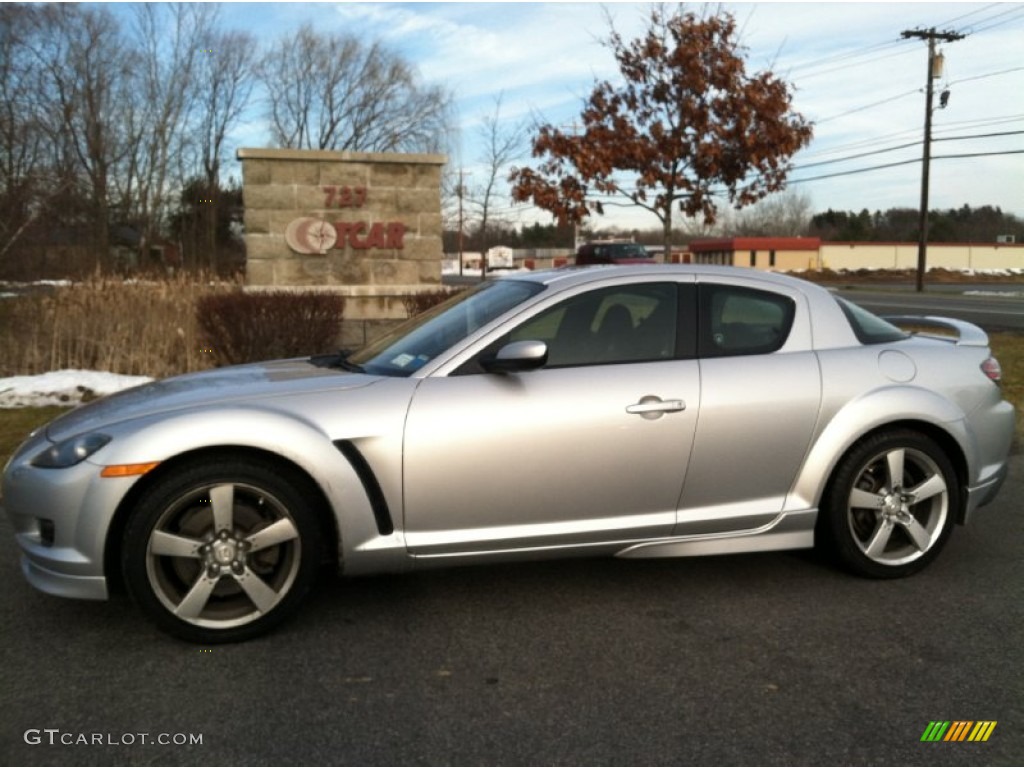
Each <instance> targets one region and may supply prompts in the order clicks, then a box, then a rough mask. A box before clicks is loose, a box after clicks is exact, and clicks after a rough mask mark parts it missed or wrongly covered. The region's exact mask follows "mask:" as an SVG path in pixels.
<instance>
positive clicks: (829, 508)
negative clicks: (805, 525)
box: [818, 430, 960, 578]
mask: <svg viewBox="0 0 1024 768" xmlns="http://www.w3.org/2000/svg"><path fill="white" fill-rule="evenodd" d="M959 499H960V488H959V483H958V481H957V477H956V472H955V471H954V470H953V467H952V465H951V464H950V461H949V459H948V458H947V457H946V455H945V453H944V452H943V451H942V449H941V448H940V447H939V446H938V445H936V444H935V442H933V441H932V440H930V439H928V438H927V437H925V436H924V435H921V434H918V433H916V432H911V431H906V430H898V431H891V432H885V433H881V434H878V435H873V436H871V437H869V438H867V439H865V440H863V441H861V442H860V443H858V444H857V445H855V446H854V447H853V448H852V449H851V451H850V452H849V453H848V454H847V455H846V456H845V457H844V458H843V460H842V461H841V462H840V464H839V467H838V468H837V469H836V472H835V474H834V475H833V478H832V482H831V483H830V484H829V488H828V490H827V491H826V494H825V498H824V500H823V501H824V503H823V508H822V511H821V516H820V518H819V521H818V535H819V539H820V540H822V543H824V544H826V545H827V546H828V547H829V549H830V550H832V551H833V552H834V553H835V554H836V555H837V556H838V558H839V560H840V561H841V562H842V563H843V564H844V565H845V566H846V567H848V568H849V569H851V570H853V571H854V572H855V573H858V574H860V575H863V576H869V577H873V578H898V577H901V576H908V575H910V574H912V573H915V572H917V571H919V570H921V569H922V568H924V567H925V566H926V565H928V563H930V562H931V561H932V560H934V559H935V557H936V556H937V555H938V554H939V551H940V550H941V549H942V547H943V545H944V544H945V543H946V540H947V539H948V538H949V536H950V533H951V532H952V528H953V522H954V520H955V518H956V517H957V512H958V505H959V503H960V501H959Z"/></svg>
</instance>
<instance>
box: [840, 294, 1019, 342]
mask: <svg viewBox="0 0 1024 768" xmlns="http://www.w3.org/2000/svg"><path fill="white" fill-rule="evenodd" d="M972 290H978V291H984V292H985V293H984V295H977V296H976V295H956V294H952V293H948V292H940V293H932V292H926V293H923V294H918V293H912V292H893V291H875V290H862V289H858V290H847V289H843V290H840V291H838V293H839V294H840V295H841V296H845V297H846V298H847V299H849V300H850V301H853V302H855V303H857V304H859V305H861V306H862V307H864V308H865V309H868V310H870V311H872V312H874V313H875V314H880V315H896V314H914V315H942V316H945V317H955V318H959V319H961V320H967V321H969V322H972V323H974V324H976V325H979V326H981V327H982V328H984V329H985V330H987V331H1003V330H1010V331H1024V298H1022V296H1021V295H1016V296H1014V295H1001V294H1002V293H1006V292H1013V291H1014V290H1019V289H1016V288H1015V287H1014V286H999V285H993V286H975V287H974V288H973V289H972Z"/></svg>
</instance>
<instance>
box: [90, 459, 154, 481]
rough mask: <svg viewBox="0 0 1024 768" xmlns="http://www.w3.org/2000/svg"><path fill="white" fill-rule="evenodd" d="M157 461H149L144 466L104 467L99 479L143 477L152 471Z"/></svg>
mask: <svg viewBox="0 0 1024 768" xmlns="http://www.w3.org/2000/svg"><path fill="white" fill-rule="evenodd" d="M159 463H160V462H159V461H150V462H148V463H146V464H111V465H110V466H109V467H104V468H103V471H102V472H100V477H131V476H132V475H144V474H146V473H147V472H149V470H151V469H153V467H155V466H156V465H157V464H159Z"/></svg>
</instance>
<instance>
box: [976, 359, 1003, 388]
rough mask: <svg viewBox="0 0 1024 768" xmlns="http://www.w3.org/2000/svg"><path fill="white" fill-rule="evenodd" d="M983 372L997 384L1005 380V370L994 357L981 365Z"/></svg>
mask: <svg viewBox="0 0 1024 768" xmlns="http://www.w3.org/2000/svg"><path fill="white" fill-rule="evenodd" d="M981 372H982V373H984V374H985V375H986V376H988V377H989V379H991V380H992V381H994V382H995V383H996V384H998V383H1000V382H1001V381H1002V380H1003V369H1002V367H1001V366H1000V365H999V361H998V360H996V359H995V358H994V357H990V358H989V359H988V360H986V361H985V362H984V363H982V364H981Z"/></svg>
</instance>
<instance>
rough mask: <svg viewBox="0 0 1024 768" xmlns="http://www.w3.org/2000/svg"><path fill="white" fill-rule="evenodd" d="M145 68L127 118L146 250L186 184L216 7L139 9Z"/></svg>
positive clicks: (134, 208) (136, 214)
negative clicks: (202, 72)
mask: <svg viewBox="0 0 1024 768" xmlns="http://www.w3.org/2000/svg"><path fill="white" fill-rule="evenodd" d="M135 11H136V14H135V28H134V32H135V37H136V39H137V41H138V49H139V53H138V58H137V61H138V62H139V67H138V69H137V70H136V71H135V73H134V75H135V77H136V78H137V80H138V85H137V89H138V95H139V97H140V98H139V97H137V99H136V100H135V101H134V102H133V104H132V105H131V109H129V110H128V112H127V114H128V115H130V116H132V117H133V118H134V120H133V121H132V122H133V125H132V140H133V141H132V149H133V151H132V154H131V158H130V168H129V169H128V172H127V173H126V174H125V177H124V178H123V179H122V181H123V183H124V184H126V185H127V188H126V189H125V190H124V194H123V197H124V202H125V204H126V207H128V211H127V212H128V213H129V215H130V218H131V219H133V220H134V221H135V223H136V224H137V226H138V227H139V229H140V230H141V235H142V238H143V239H142V245H143V250H144V251H145V246H146V244H148V243H149V242H151V241H152V239H153V238H154V237H155V235H156V234H157V233H158V232H160V231H161V230H162V229H163V227H164V225H165V224H166V221H167V216H168V213H169V209H170V206H171V204H172V202H173V201H174V200H175V199H176V195H175V190H177V189H180V188H181V186H182V185H183V183H184V175H185V173H186V172H187V171H186V168H185V167H184V166H185V158H186V155H187V152H186V150H187V149H189V148H190V145H191V144H192V143H193V142H194V133H193V131H192V130H191V127H190V122H191V119H192V116H193V112H194V110H195V109H196V106H197V103H198V99H199V94H198V90H197V87H198V70H199V67H200V63H201V62H202V61H203V59H204V57H208V56H210V55H211V54H210V53H208V51H209V50H210V49H209V47H208V46H203V42H204V39H205V38H207V37H208V35H209V30H211V29H212V28H213V26H214V24H215V23H216V17H217V7H216V6H215V5H203V4H195V3H176V4H168V5H156V4H149V3H145V4H139V5H137V6H136V7H135Z"/></svg>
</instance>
